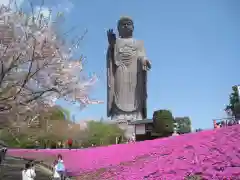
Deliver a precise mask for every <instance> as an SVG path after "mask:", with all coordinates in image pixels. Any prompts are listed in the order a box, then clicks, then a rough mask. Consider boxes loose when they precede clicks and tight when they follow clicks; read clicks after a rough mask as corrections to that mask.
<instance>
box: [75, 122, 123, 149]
mask: <svg viewBox="0 0 240 180" xmlns="http://www.w3.org/2000/svg"><path fill="white" fill-rule="evenodd" d="M84 136H85V137H84V138H82V144H83V146H84V147H90V146H91V145H92V144H93V145H94V146H101V145H110V144H115V143H116V137H120V136H124V131H123V130H121V129H120V128H119V127H118V126H117V125H116V124H108V123H104V122H99V121H90V122H88V128H87V129H86V130H85V133H84ZM80 138H81V137H80Z"/></svg>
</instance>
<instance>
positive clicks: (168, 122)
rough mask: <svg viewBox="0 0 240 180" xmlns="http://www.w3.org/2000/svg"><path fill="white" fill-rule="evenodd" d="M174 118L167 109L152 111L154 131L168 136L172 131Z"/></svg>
mask: <svg viewBox="0 0 240 180" xmlns="http://www.w3.org/2000/svg"><path fill="white" fill-rule="evenodd" d="M173 123H174V118H173V116H172V113H171V111H169V110H158V111H155V112H154V113H153V124H154V131H155V132H156V133H159V135H160V136H162V137H166V136H170V135H171V134H172V133H173V131H174V124H173Z"/></svg>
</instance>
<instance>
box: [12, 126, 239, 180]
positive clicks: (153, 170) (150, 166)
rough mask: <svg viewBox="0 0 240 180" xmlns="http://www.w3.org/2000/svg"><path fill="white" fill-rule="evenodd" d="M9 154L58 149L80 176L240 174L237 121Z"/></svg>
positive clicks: (49, 153)
mask: <svg viewBox="0 0 240 180" xmlns="http://www.w3.org/2000/svg"><path fill="white" fill-rule="evenodd" d="M8 153H9V155H11V156H14V157H24V158H28V159H38V160H41V159H47V158H48V157H51V158H52V157H55V156H57V154H59V153H61V154H62V155H63V158H64V161H65V164H66V167H67V170H68V172H69V174H71V175H75V176H80V179H92V180H94V179H96V180H97V179H98V180H101V179H102V180H103V179H121V180H135V179H136V180H140V179H155V180H156V179H159V180H160V179H164V180H165V179H166V180H182V179H183V178H184V177H186V176H187V175H189V174H195V173H198V174H200V175H201V176H202V177H203V178H206V179H221V178H226V179H229V178H235V177H240V125H235V126H231V127H226V128H221V129H215V130H207V131H202V132H198V133H191V134H185V135H181V136H174V137H169V138H163V139H157V140H152V141H144V142H138V143H131V144H120V145H112V146H106V147H98V148H88V149H77V150H67V149H57V150H48V149H44V150H37V151H36V150H26V149H10V150H9V152H8Z"/></svg>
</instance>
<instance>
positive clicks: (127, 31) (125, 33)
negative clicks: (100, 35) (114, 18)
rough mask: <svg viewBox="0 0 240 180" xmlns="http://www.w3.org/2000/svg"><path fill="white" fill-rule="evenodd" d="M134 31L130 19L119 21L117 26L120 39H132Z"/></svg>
mask: <svg viewBox="0 0 240 180" xmlns="http://www.w3.org/2000/svg"><path fill="white" fill-rule="evenodd" d="M133 30H134V26H133V22H132V20H131V19H128V18H125V19H121V20H120V21H119V24H118V32H119V36H120V37H122V38H129V37H132V34H133Z"/></svg>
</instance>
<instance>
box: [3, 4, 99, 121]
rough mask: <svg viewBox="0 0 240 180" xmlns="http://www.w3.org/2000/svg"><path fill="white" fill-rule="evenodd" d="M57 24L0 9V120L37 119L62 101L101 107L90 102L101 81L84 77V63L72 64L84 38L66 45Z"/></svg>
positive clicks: (40, 17) (47, 18)
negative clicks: (92, 88) (91, 93)
mask: <svg viewBox="0 0 240 180" xmlns="http://www.w3.org/2000/svg"><path fill="white" fill-rule="evenodd" d="M57 19H58V18H56V20H55V21H53V20H52V17H51V12H50V13H49V17H45V16H44V15H43V14H41V12H39V13H37V14H35V13H32V14H30V15H28V14H26V13H24V12H23V11H21V10H13V9H11V8H10V6H9V7H8V6H4V5H2V6H1V7H0V116H1V117H2V119H1V121H9V120H10V119H11V120H13V121H15V120H16V119H18V120H19V118H20V119H21V120H23V119H26V118H27V117H29V116H31V117H32V118H34V117H35V116H38V115H39V113H40V112H42V111H43V110H44V109H46V108H47V107H49V106H50V107H51V106H54V105H55V102H56V100H57V99H60V98H62V99H64V100H66V101H68V102H72V103H79V104H80V107H81V108H83V107H85V106H87V105H89V104H99V103H102V102H101V101H95V100H91V99H90V98H89V92H90V90H91V87H92V86H93V85H94V83H95V82H96V80H97V77H96V76H95V75H94V76H92V77H91V78H90V79H88V80H86V79H85V78H83V77H82V74H81V73H82V71H83V65H82V60H83V58H82V57H80V58H79V59H78V60H76V59H72V57H73V54H74V52H75V50H76V49H78V47H79V43H80V40H81V39H82V37H79V38H77V39H76V41H75V42H74V43H72V44H70V45H68V44H67V43H65V42H64V39H63V37H59V36H58V34H57V33H56V31H55V28H54V27H55V24H57V23H58V21H57ZM10 115H11V116H10ZM12 115H14V117H13V116H12ZM9 117H11V118H9Z"/></svg>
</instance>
